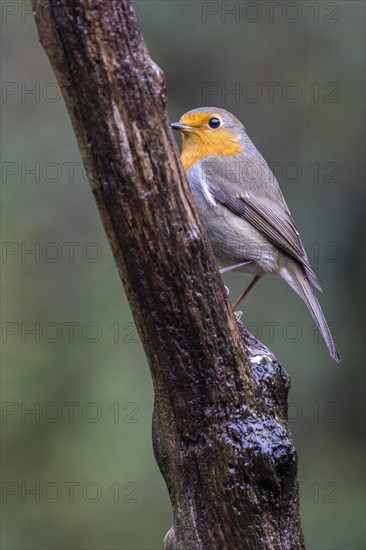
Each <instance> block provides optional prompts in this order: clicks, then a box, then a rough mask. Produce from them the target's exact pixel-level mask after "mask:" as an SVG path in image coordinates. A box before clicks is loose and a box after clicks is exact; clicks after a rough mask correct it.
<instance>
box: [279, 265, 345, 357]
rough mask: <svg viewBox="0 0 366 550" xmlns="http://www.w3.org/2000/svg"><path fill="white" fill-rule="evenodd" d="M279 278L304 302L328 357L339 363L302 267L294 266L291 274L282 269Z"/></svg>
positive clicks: (325, 323)
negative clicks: (328, 354) (325, 346)
mask: <svg viewBox="0 0 366 550" xmlns="http://www.w3.org/2000/svg"><path fill="white" fill-rule="evenodd" d="M294 267H295V266H294ZM281 276H282V278H283V279H285V281H286V282H287V283H288V284H289V285H290V286H291V287H292V288H293V290H294V291H295V292H296V294H298V295H299V296H300V298H302V299H303V300H304V302H305V304H306V306H307V308H308V310H309V311H310V313H311V316H312V318H313V319H314V321H315V323H316V324H317V326H318V328H319V330H320V332H321V333H322V336H323V338H324V341H325V343H326V345H327V348H328V350H329V353H330V355H331V356H332V357H333V359H335V360H336V361H337V363H339V361H340V357H339V355H338V351H337V348H336V345H335V343H334V340H333V338H332V335H331V333H330V330H329V327H328V324H327V322H326V320H325V317H324V314H323V312H322V309H321V307H320V304H319V302H318V300H317V298H316V296H315V294H314V292H313V290H312V288H311V286H310V283H309V281H308V278H307V276H306V274H305V273H304V271H303V269H302V267H301V266H299V265H296V268H295V269H291V272H290V271H289V270H287V269H282V270H281Z"/></svg>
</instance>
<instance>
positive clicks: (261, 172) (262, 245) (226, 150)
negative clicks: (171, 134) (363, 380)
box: [171, 107, 340, 361]
mask: <svg viewBox="0 0 366 550" xmlns="http://www.w3.org/2000/svg"><path fill="white" fill-rule="evenodd" d="M171 126H172V128H174V130H178V131H179V132H181V134H182V157H181V158H182V163H183V167H184V169H185V171H186V174H187V178H188V182H189V184H190V187H191V190H192V193H193V196H194V198H195V201H196V204H197V206H198V209H199V211H200V214H201V217H202V220H203V223H204V225H205V227H206V231H207V234H208V238H209V240H210V243H211V245H212V248H213V251H214V254H215V256H216V259H217V261H218V264H219V265H220V267H222V269H221V270H220V271H221V273H224V272H226V271H230V270H233V269H237V270H239V271H241V272H244V273H246V274H250V275H253V276H254V278H253V280H252V281H251V283H250V284H249V286H248V288H247V289H246V290H245V291H244V292H243V294H242V295H241V296H240V298H239V299H238V300H237V302H236V303H235V304H234V308H235V306H237V305H238V304H239V303H240V301H241V300H242V299H243V298H244V297H245V296H246V295H247V294H248V292H249V291H250V290H251V289H252V288H253V287H254V285H255V284H256V283H257V282H258V281H259V279H260V278H261V277H262V276H263V275H265V274H266V273H275V274H277V275H280V276H281V277H282V278H283V279H284V280H285V281H286V282H287V283H288V284H289V285H290V287H291V288H292V289H293V290H294V291H295V292H296V293H297V294H298V295H299V296H300V297H301V298H302V299H303V300H304V302H305V304H306V305H307V307H308V309H309V311H310V313H311V315H312V317H313V319H314V321H315V322H316V324H317V326H318V327H319V330H320V331H321V333H322V335H323V338H324V340H325V342H326V344H327V347H328V350H329V353H330V355H331V356H332V357H333V358H334V359H335V360H336V361H339V360H340V359H339V355H338V352H337V349H336V346H335V344H334V341H333V338H332V335H331V333H330V330H329V327H328V325H327V322H326V320H325V317H324V314H323V312H322V309H321V307H320V305H319V302H318V300H317V298H316V297H315V294H314V292H313V289H312V286H314V287H316V288H317V289H319V290H321V288H320V282H321V281H320V279H319V277H318V276H317V275H316V273H315V272H314V270H313V268H312V267H311V265H310V263H309V260H308V257H307V254H306V252H305V249H304V246H303V244H302V242H301V239H300V235H299V232H298V230H297V227H296V225H295V222H294V220H293V219H292V216H291V214H290V211H289V209H288V207H287V205H286V202H285V199H284V198H283V195H282V193H281V190H280V187H279V184H278V182H277V180H276V178H275V177H274V175H273V173H272V172H271V170H270V168H269V166H268V164H267V163H266V161H265V160H264V158H263V157H262V155H261V154H260V153H259V151H258V150H257V149H256V147H255V145H254V144H253V143H252V141H251V140H250V139H249V137H248V135H247V133H246V130H245V128H244V126H243V125H242V124H241V122H240V121H239V120H238V119H237V118H236V117H235V116H234V115H232V114H231V113H229V112H227V111H225V110H224V109H217V108H214V107H200V108H198V109H193V110H192V111H189V112H187V113H185V114H184V115H183V116H182V117H181V119H180V121H179V122H174V123H172V124H171Z"/></svg>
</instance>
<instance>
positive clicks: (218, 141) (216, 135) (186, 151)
mask: <svg viewBox="0 0 366 550" xmlns="http://www.w3.org/2000/svg"><path fill="white" fill-rule="evenodd" d="M243 150H244V147H243V146H242V144H241V143H240V142H239V139H238V136H237V135H235V134H232V133H231V132H229V131H228V130H224V129H222V130H221V129H218V130H211V129H204V128H200V129H197V130H194V131H193V132H189V133H184V134H183V143H182V156H181V158H182V164H183V168H184V169H185V170H186V171H187V170H189V169H190V168H191V166H193V164H195V163H196V162H198V161H199V160H201V159H204V158H205V157H208V156H211V155H221V156H222V155H224V156H230V155H237V154H239V153H241V152H242V151H243Z"/></svg>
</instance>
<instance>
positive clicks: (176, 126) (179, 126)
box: [170, 122, 194, 132]
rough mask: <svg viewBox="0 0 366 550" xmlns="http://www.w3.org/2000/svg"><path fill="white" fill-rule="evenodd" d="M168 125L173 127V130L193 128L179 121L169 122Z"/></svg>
mask: <svg viewBox="0 0 366 550" xmlns="http://www.w3.org/2000/svg"><path fill="white" fill-rule="evenodd" d="M170 126H171V127H172V128H173V130H178V132H192V130H194V128H192V126H188V125H187V124H182V123H181V122H171V123H170Z"/></svg>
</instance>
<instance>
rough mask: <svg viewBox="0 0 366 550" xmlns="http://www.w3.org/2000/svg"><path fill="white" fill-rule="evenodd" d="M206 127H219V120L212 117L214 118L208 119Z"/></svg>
mask: <svg viewBox="0 0 366 550" xmlns="http://www.w3.org/2000/svg"><path fill="white" fill-rule="evenodd" d="M208 125H209V127H210V128H213V129H215V128H218V127H219V126H220V125H221V121H220V119H218V118H216V117H214V118H210V120H209V121H208Z"/></svg>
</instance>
